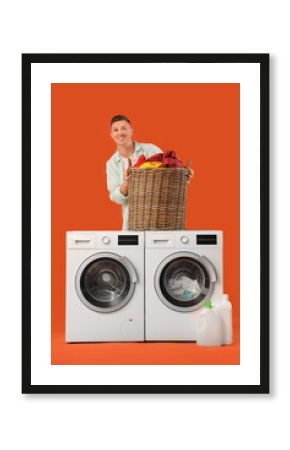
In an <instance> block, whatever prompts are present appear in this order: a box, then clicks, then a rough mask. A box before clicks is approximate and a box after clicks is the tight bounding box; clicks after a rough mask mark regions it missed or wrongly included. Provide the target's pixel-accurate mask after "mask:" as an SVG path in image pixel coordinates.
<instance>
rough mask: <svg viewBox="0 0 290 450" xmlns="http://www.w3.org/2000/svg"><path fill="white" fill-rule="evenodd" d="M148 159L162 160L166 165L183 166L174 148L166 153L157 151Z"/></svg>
mask: <svg viewBox="0 0 290 450" xmlns="http://www.w3.org/2000/svg"><path fill="white" fill-rule="evenodd" d="M147 161H161V162H163V164H164V165H165V167H181V168H182V167H183V164H182V162H181V161H180V159H177V157H176V153H175V152H174V151H173V150H169V151H168V152H166V153H157V155H153V156H151V157H150V158H148V159H147Z"/></svg>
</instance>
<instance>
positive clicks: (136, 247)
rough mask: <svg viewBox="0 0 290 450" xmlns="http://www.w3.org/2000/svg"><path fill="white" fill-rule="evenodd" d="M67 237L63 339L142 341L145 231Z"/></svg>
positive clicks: (104, 232) (77, 234)
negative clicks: (64, 335) (64, 336)
mask: <svg viewBox="0 0 290 450" xmlns="http://www.w3.org/2000/svg"><path fill="white" fill-rule="evenodd" d="M66 238H67V240H66V242H67V249H66V254H67V277H66V342H98V341H99V342H117V341H144V232H130V231H126V232H123V231H119V232H117V231H71V232H67V234H66Z"/></svg>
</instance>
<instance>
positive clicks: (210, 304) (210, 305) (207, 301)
mask: <svg viewBox="0 0 290 450" xmlns="http://www.w3.org/2000/svg"><path fill="white" fill-rule="evenodd" d="M204 307H205V308H208V309H211V308H213V306H212V302H211V300H210V298H208V299H207V300H206V302H205V304H204Z"/></svg>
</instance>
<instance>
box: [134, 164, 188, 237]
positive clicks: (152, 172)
mask: <svg viewBox="0 0 290 450" xmlns="http://www.w3.org/2000/svg"><path fill="white" fill-rule="evenodd" d="M188 173H189V170H188V169H181V168H180V169H179V168H178V169H177V168H162V169H138V168H136V169H130V171H129V192H128V206H129V225H128V229H129V230H135V231H137V230H138V231H140V230H183V229H184V227H185V213H186V194H187V181H188Z"/></svg>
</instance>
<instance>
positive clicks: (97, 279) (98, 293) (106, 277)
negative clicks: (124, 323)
mask: <svg viewBox="0 0 290 450" xmlns="http://www.w3.org/2000/svg"><path fill="white" fill-rule="evenodd" d="M136 282H137V274H136V271H135V269H134V266H133V265H132V263H131V262H130V261H129V260H128V258H126V257H124V256H119V255H117V254H115V253H105V252H104V253H97V254H95V255H93V256H90V257H89V258H88V259H86V260H85V261H84V262H83V263H82V264H81V266H80V267H79V269H78V271H77V274H76V280H75V283H76V291H77V293H78V297H79V299H80V300H81V301H82V302H83V303H84V305H86V306H87V307H88V308H90V309H92V310H94V311H98V312H102V313H108V312H114V311H117V310H119V309H121V308H123V307H124V306H125V305H126V304H127V303H128V302H129V301H130V299H131V298H132V296H133V293H134V290H135V284H136Z"/></svg>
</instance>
